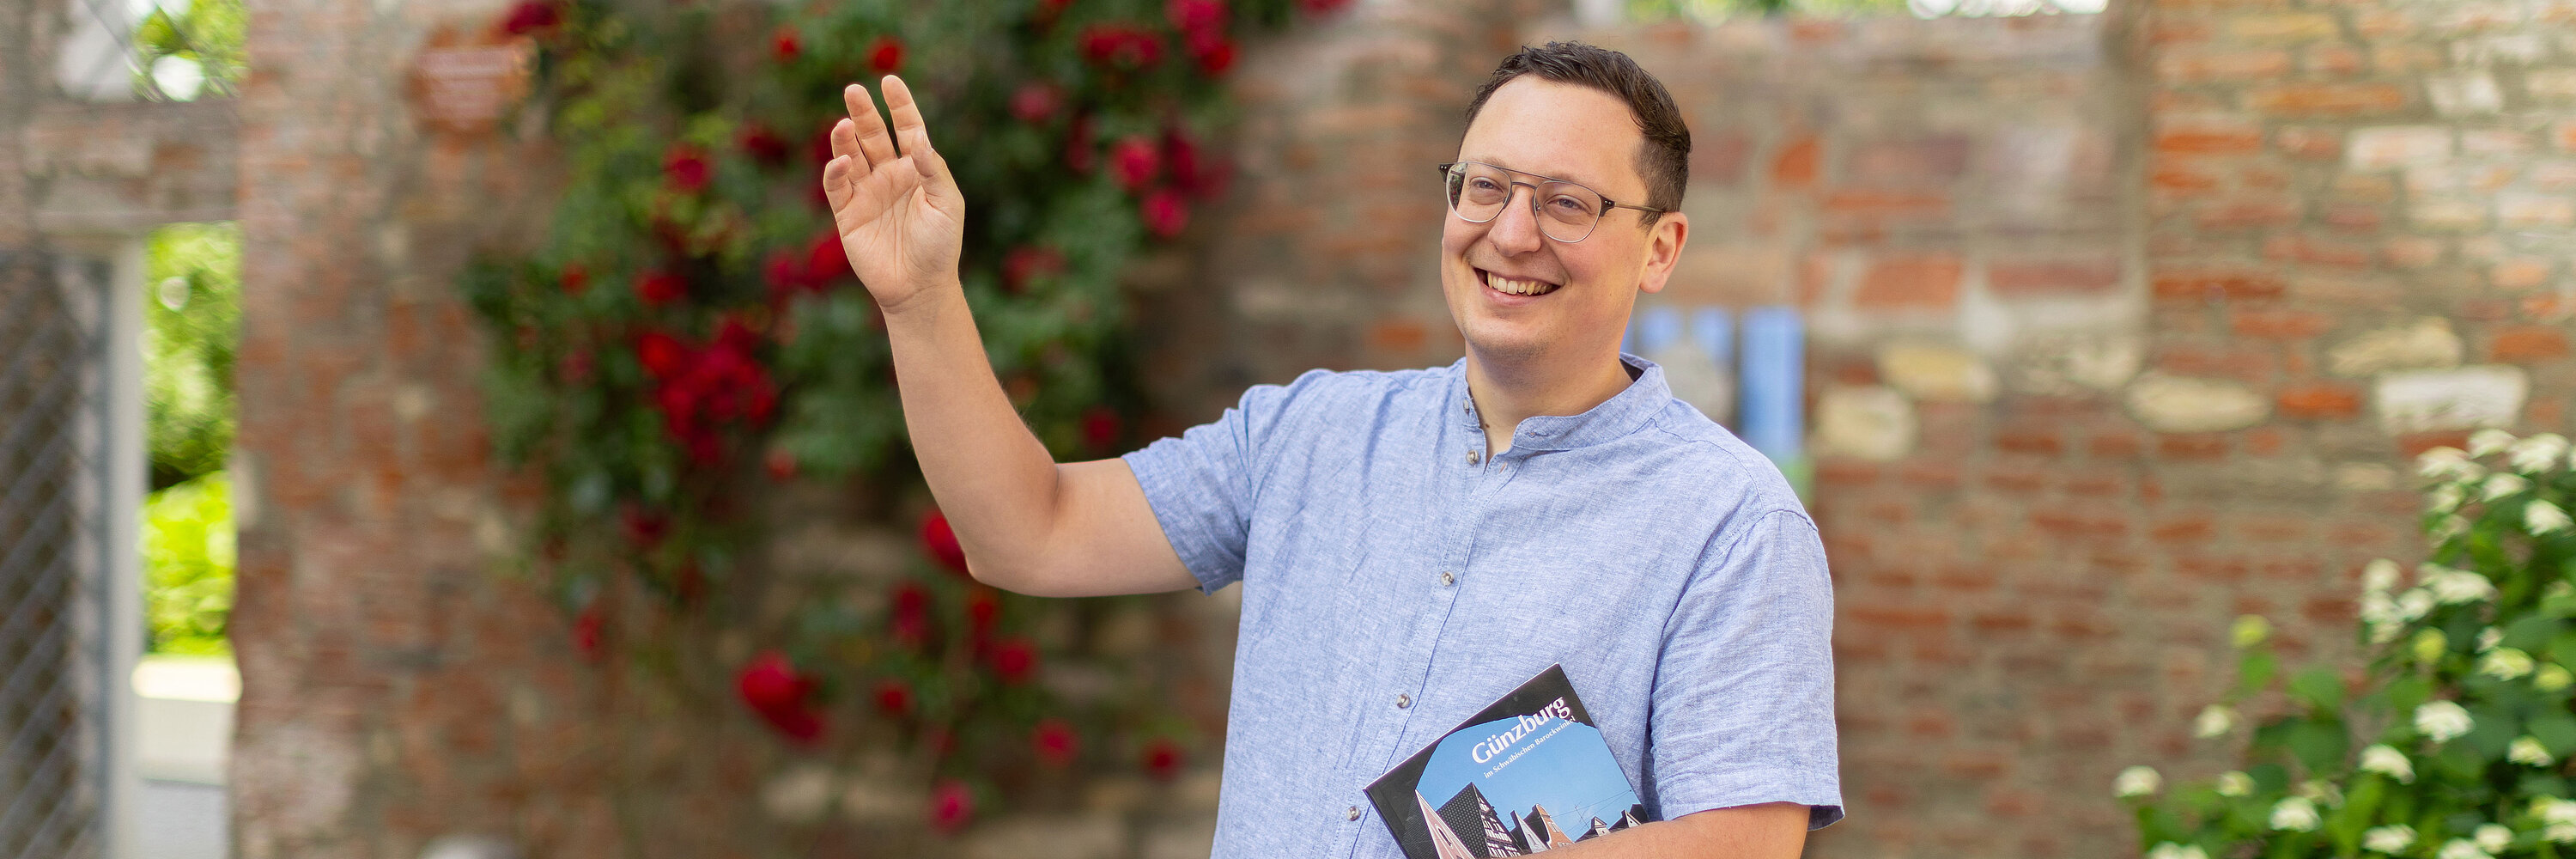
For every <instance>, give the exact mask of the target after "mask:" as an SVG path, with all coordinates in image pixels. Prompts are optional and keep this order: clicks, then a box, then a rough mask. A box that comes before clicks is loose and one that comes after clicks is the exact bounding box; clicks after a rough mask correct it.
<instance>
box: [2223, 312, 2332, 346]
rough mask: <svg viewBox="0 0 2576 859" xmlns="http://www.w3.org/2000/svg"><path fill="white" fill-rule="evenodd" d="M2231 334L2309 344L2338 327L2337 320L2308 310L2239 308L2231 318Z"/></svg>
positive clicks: (2228, 320) (2229, 323) (2231, 314)
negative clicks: (2309, 341)
mask: <svg viewBox="0 0 2576 859" xmlns="http://www.w3.org/2000/svg"><path fill="white" fill-rule="evenodd" d="M2227 317H2228V318H2227V327H2228V329H2229V330H2231V331H2234V332H2236V333H2237V334H2239V335H2241V336H2245V337H2260V338H2264V339H2267V340H2306V339H2309V338H2312V337H2315V336H2317V335H2319V334H2323V333H2326V330H2327V329H2330V328H2333V327H2334V317H2331V316H2327V315H2325V314H2323V313H2315V312H2311V311H2305V310H2272V309H2261V308H2243V307H2240V308H2235V309H2233V310H2230V311H2229V312H2228V314H2227Z"/></svg>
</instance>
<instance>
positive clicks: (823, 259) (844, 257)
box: [805, 230, 858, 289]
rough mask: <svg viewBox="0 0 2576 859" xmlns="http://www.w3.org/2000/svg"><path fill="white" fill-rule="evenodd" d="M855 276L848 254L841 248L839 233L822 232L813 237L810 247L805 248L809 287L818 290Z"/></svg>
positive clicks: (806, 275)
mask: <svg viewBox="0 0 2576 859" xmlns="http://www.w3.org/2000/svg"><path fill="white" fill-rule="evenodd" d="M857 276H858V275H857V273H855V272H852V271H851V270H850V254H849V251H848V250H847V249H844V248H843V247H842V246H841V234H840V233H838V232H835V231H833V230H824V231H823V232H822V233H821V234H819V235H816V236H815V237H814V243H813V244H812V245H809V246H807V247H806V250H805V277H806V279H807V280H808V281H810V284H809V285H811V286H813V287H815V288H817V289H820V288H821V287H822V286H823V285H824V284H828V283H832V282H834V281H838V280H840V279H841V278H845V277H857Z"/></svg>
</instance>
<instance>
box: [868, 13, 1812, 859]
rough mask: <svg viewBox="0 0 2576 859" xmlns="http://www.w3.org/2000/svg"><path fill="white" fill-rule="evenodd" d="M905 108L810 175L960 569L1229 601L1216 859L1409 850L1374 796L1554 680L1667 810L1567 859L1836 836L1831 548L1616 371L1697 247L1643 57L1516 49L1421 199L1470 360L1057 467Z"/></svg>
mask: <svg viewBox="0 0 2576 859" xmlns="http://www.w3.org/2000/svg"><path fill="white" fill-rule="evenodd" d="M883 87H884V91H885V101H886V107H887V109H888V112H889V113H890V114H891V115H892V117H893V124H892V127H891V128H889V127H888V125H887V124H886V122H885V121H884V120H883V119H881V118H879V116H878V114H877V110H876V106H875V104H874V103H873V101H872V100H871V99H870V98H869V96H868V93H867V92H866V91H865V90H864V89H862V88H860V87H858V86H855V85H854V86H852V87H850V88H849V89H848V90H847V92H846V95H847V99H848V102H849V107H850V111H851V117H852V118H851V119H850V120H847V121H844V122H842V123H840V124H838V125H837V126H836V127H835V128H834V129H833V132H832V146H833V150H834V153H835V156H836V157H834V159H833V160H832V162H831V163H830V164H829V165H828V166H826V167H825V169H824V174H823V185H824V190H825V192H826V194H827V195H828V196H829V198H830V200H831V203H832V210H833V215H834V218H835V219H836V221H837V223H838V226H839V228H840V231H841V236H842V243H843V245H844V247H845V249H846V250H847V251H848V253H849V258H850V261H851V265H852V267H853V268H854V269H856V271H857V272H858V275H859V278H860V280H861V281H862V282H864V283H865V284H866V285H867V288H868V290H869V292H870V294H872V295H873V296H875V298H876V300H877V301H878V303H879V305H880V306H881V307H882V308H883V309H884V311H885V318H886V330H887V335H888V337H889V339H890V340H891V344H892V347H893V351H894V359H895V373H896V377H897V380H898V384H899V386H900V388H901V390H902V397H903V404H904V420H905V422H906V424H907V425H908V426H909V428H910V430H911V433H912V439H913V445H914V449H915V452H916V453H917V455H918V456H919V457H920V459H921V466H922V473H923V475H924V476H925V477H926V478H927V480H928V482H929V484H930V489H931V492H932V494H933V495H934V496H936V497H937V498H938V500H939V502H940V506H941V508H942V510H943V511H944V512H946V513H947V515H948V517H949V521H950V522H951V523H952V524H953V525H954V527H955V528H956V530H957V534H958V538H959V541H960V542H961V543H962V544H963V545H964V546H965V549H966V557H967V561H968V565H969V566H970V567H971V568H972V569H973V571H974V575H975V576H976V578H978V579H980V580H982V581H985V582H988V583H991V584H993V585H996V586H999V587H1003V588H1008V589H1010V590H1014V591H1019V592H1021V593H1028V594H1036V595H1042V596H1085V595H1103V594H1124V593H1149V592H1156V591H1169V590H1179V589H1182V588H1192V587H1195V588H1198V589H1199V590H1202V591H1210V592H1213V591H1215V590H1217V589H1219V588H1222V587H1225V586H1226V585H1229V584H1237V583H1239V584H1241V586H1242V588H1243V593H1242V596H1243V621H1242V630H1241V635H1240V643H1239V644H1238V646H1237V649H1236V655H1235V676H1234V693H1233V700H1232V702H1231V707H1230V709H1229V711H1228V715H1227V730H1226V754H1225V770H1224V783H1223V788H1222V789H1221V796H1220V799H1219V808H1218V812H1217V834H1216V855H1217V856H1220V857H1273V856H1333V857H1343V856H1350V857H1371V859H1392V857H1400V856H1402V855H1403V854H1402V852H1401V850H1400V849H1399V848H1398V847H1397V845H1396V844H1395V841H1394V839H1393V837H1392V836H1390V835H1389V834H1388V832H1387V830H1386V827H1385V825H1384V824H1383V823H1382V822H1380V821H1379V820H1377V818H1376V812H1375V811H1374V809H1373V808H1371V806H1370V804H1369V803H1368V802H1367V801H1366V799H1365V798H1364V796H1363V793H1362V790H1363V788H1365V787H1366V786H1367V785H1368V783H1369V782H1371V781H1373V780H1375V779H1376V778H1377V777H1378V776H1379V775H1381V774H1383V773H1384V772H1385V771H1386V770H1387V769H1389V768H1391V767H1393V766H1395V765H1396V764H1397V763H1400V762H1402V761H1403V760H1404V759H1405V758H1406V757H1407V756H1409V755H1411V754H1412V753H1413V752H1415V751H1417V750H1419V749H1421V748H1423V747H1424V746H1426V745H1428V744H1430V743H1431V742H1433V741H1434V740H1437V739H1438V738H1439V737H1440V735H1441V733H1442V732H1444V731H1446V730H1448V729H1449V728H1451V727H1453V726H1455V725H1456V724H1458V723H1459V722H1460V721H1461V720H1463V719H1465V718H1466V717H1468V716H1469V715H1471V714H1473V713H1475V712H1476V711H1478V710H1480V709H1482V708H1483V707H1484V706H1485V705H1486V704H1488V703H1490V702H1492V701H1493V700H1494V699H1496V698H1498V697H1501V696H1502V695H1503V694H1504V693H1506V692H1509V691H1511V690H1512V689H1513V688H1514V687H1516V686H1518V685H1519V684H1520V683H1521V681H1523V680H1526V679H1528V678H1529V677H1531V676H1532V675H1535V674H1537V673H1538V672H1539V671H1540V670H1542V669H1545V668H1546V667H1547V666H1549V665H1551V664H1562V665H1563V666H1564V668H1565V673H1566V675H1567V677H1568V678H1569V679H1571V681H1572V682H1573V684H1574V688H1575V690H1576V692H1577V694H1579V695H1581V696H1582V697H1583V700H1584V703H1585V704H1586V705H1587V707H1588V709H1589V710H1590V711H1591V715H1592V716H1593V719H1594V721H1595V723H1596V726H1597V727H1598V728H1599V729H1600V732H1601V735H1602V738H1603V739H1604V740H1605V741H1607V742H1608V743H1609V744H1610V747H1611V752H1612V754H1613V756H1614V757H1616V758H1617V759H1618V761H1619V763H1620V765H1621V767H1622V768H1623V769H1624V770H1625V771H1626V772H1627V774H1628V775H1629V777H1630V778H1631V780H1633V781H1634V782H1635V784H1636V788H1637V792H1638V795H1639V797H1640V798H1641V799H1643V801H1644V803H1645V806H1646V809H1647V810H1648V812H1649V813H1650V815H1651V816H1654V817H1658V818H1661V819H1662V822H1656V823H1649V824H1646V825H1643V826H1637V827H1632V828H1629V829H1626V830H1623V831H1620V832H1614V833H1610V834H1608V835H1605V836H1602V837H1599V838H1596V839H1593V840H1589V841H1585V842H1581V843H1578V844H1576V845H1573V846H1571V847H1567V848H1562V849H1564V850H1566V851H1568V852H1567V853H1565V854H1564V855H1566V856H1567V857H1569V859H1587V857H1589V859H1610V857H1622V856H1638V857H1643V856H1657V857H1672V856H1722V857H1791V856H1796V855H1798V853H1799V852H1800V849H1801V847H1802V845H1803V844H1804V841H1805V837H1806V833H1807V831H1808V830H1810V829H1813V828H1816V827H1821V826H1824V825H1826V824H1829V823H1832V822H1833V821H1835V820H1836V819H1839V818H1840V817H1841V816H1842V808H1841V805H1842V799H1841V792H1840V783H1839V780H1838V777H1837V772H1836V767H1837V763H1836V761H1837V758H1836V752H1835V743H1834V725H1833V665H1832V657H1831V652H1830V647H1829V641H1830V638H1831V625H1832V617H1833V609H1832V592H1831V586H1830V584H1829V582H1828V579H1827V575H1826V570H1825V559H1824V553H1823V550H1822V548H1821V547H1820V545H1819V543H1818V540H1817V536H1816V530H1815V526H1814V524H1813V523H1812V522H1811V521H1809V520H1808V518H1807V516H1806V514H1805V512H1804V511H1803V510H1802V509H1801V508H1800V507H1799V505H1798V500H1797V497H1796V496H1795V495H1794V494H1793V493H1792V492H1791V491H1790V489H1789V487H1788V485H1787V483H1786V482H1785V481H1783V480H1782V479H1781V477H1780V474H1779V472H1778V471H1777V470H1776V469H1774V468H1773V467H1772V466H1771V464H1770V462H1769V461H1768V460H1766V459H1764V458H1763V457H1762V456H1761V455H1760V454H1758V453H1756V452H1754V451H1753V450H1752V449H1751V448H1749V447H1747V446H1746V445H1745V444H1744V443H1743V442H1741V441H1739V440H1737V439H1736V438H1735V437H1734V436H1733V435H1731V434H1729V433H1728V432H1727V431H1726V430H1725V429H1723V428H1721V427H1718V426H1717V425H1716V424H1714V423H1711V422H1710V421H1709V420H1708V419H1707V418H1706V417H1703V416H1702V415H1700V413H1699V412H1698V411H1696V410H1694V409H1692V408H1691V407H1690V406H1688V405H1686V404H1684V403H1682V402H1680V401H1678V400H1675V399H1674V398H1673V397H1672V395H1671V393H1670V392H1669V391H1668V390H1667V389H1666V388H1665V385H1664V378H1663V371H1662V369H1661V368H1658V367H1656V366H1655V365H1653V364H1651V363H1649V362H1647V361H1645V360H1643V359H1640V358H1636V357H1633V356H1627V355H1623V354H1621V353H1620V352H1619V341H1620V339H1621V335H1622V333H1623V332H1624V331H1625V330H1626V328H1627V324H1628V316H1629V313H1630V311H1631V310H1632V309H1633V307H1634V305H1635V303H1636V299H1637V295H1638V294H1639V293H1641V292H1656V291H1660V290H1661V289H1663V287H1664V283H1665V280H1666V279H1667V278H1668V277H1670V276H1671V274H1672V270H1673V265H1674V263H1675V261H1676V260H1678V259H1679V258H1680V256H1681V251H1682V247H1683V245H1684V243H1685V241H1686V240H1687V239H1688V238H1689V234H1690V222H1689V219H1688V218H1686V217H1684V216H1683V215H1682V214H1681V213H1680V212H1679V211H1676V210H1677V209H1678V207H1679V206H1680V204H1681V197H1682V187H1683V185H1684V184H1685V183H1686V181H1687V178H1688V177H1687V171H1688V162H1689V155H1690V132H1689V130H1688V129H1687V128H1685V127H1684V126H1683V124H1682V121H1681V116H1680V112H1679V111H1678V110H1676V109H1675V108H1674V106H1673V102H1672V98H1671V97H1670V96H1669V95H1667V94H1666V93H1665V91H1664V87H1663V85H1662V84H1661V83H1659V82H1657V81H1656V80H1655V79H1654V78H1653V77H1652V76H1651V75H1648V74H1647V73H1646V72H1645V71H1644V70H1643V69H1640V68H1638V67H1637V65H1636V64H1635V63H1634V62H1632V61H1630V60H1629V59H1628V57H1627V56H1625V55H1622V54H1619V53H1617V52H1615V51H1608V50H1604V49H1601V48H1596V47H1592V46H1588V45H1579V44H1567V43H1551V44H1549V45H1546V46H1544V47H1537V48H1527V49H1523V50H1522V51H1521V52H1520V53H1517V54H1514V55H1512V56H1511V57H1510V58H1508V59H1506V60H1504V61H1503V63H1502V65H1501V67H1500V68H1498V69H1497V70H1496V71H1495V73H1494V75H1493V77H1492V78H1491V79H1490V80H1488V81H1487V82H1486V84H1485V86H1484V88H1483V89H1482V90H1480V91H1479V92H1478V93H1477V94H1476V97H1475V100H1474V102H1473V103H1472V104H1471V106H1470V107H1469V108H1468V114H1467V119H1468V122H1467V130H1466V134H1465V137H1464V139H1463V140H1462V141H1461V142H1460V143H1459V150H1458V157H1457V159H1456V160H1455V161H1454V162H1452V163H1449V164H1444V165H1440V166H1439V169H1440V174H1439V175H1440V183H1439V184H1437V185H1434V184H1432V183H1430V182H1427V181H1426V182H1425V189H1424V191H1425V193H1445V194H1446V199H1447V201H1448V203H1449V213H1448V216H1447V217H1446V218H1445V220H1444V222H1443V227H1442V231H1441V241H1440V254H1441V267H1440V280H1441V289H1442V291H1443V293H1444V295H1445V296H1446V298H1447V300H1448V304H1449V311H1450V314H1451V315H1452V316H1453V317H1454V318H1455V319H1456V322H1457V325H1458V329H1459V331H1460V333H1461V334H1463V335H1464V338H1465V341H1466V345H1467V354H1466V356H1465V357H1464V358H1463V359H1461V360H1460V361H1458V362H1457V363H1455V364H1452V365H1450V366H1448V367H1441V368H1434V369H1428V370H1409V371H1403V372H1348V373H1329V372H1324V371H1320V370H1319V371H1315V372H1310V373H1307V374H1305V375H1304V376H1301V377H1299V378H1298V379H1297V380H1296V381H1295V382H1293V383H1290V384H1288V385H1285V386H1275V385H1262V386H1257V387H1254V388H1253V389H1251V390H1250V391H1247V392H1245V394H1244V395H1243V399H1242V401H1241V403H1240V404H1239V406H1238V407H1237V408H1234V409H1229V410H1227V411H1226V413H1225V415H1224V416H1223V417H1221V418H1219V419H1218V420H1217V421H1216V422H1215V423H1211V424H1207V425H1204V426H1200V427H1195V428H1192V429H1190V430H1189V431H1188V432H1186V433H1184V434H1182V436H1181V437H1180V438H1176V439H1163V440H1161V441H1158V442H1156V443H1154V444H1153V445H1152V446H1150V447H1147V448H1146V449H1144V450H1141V451H1138V452H1135V453H1132V454H1129V455H1127V456H1126V457H1123V458H1120V459H1110V460H1099V461H1093V462H1078V463H1065V464H1058V463H1056V462H1054V461H1053V459H1052V458H1050V457H1049V455H1048V454H1047V451H1046V449H1045V447H1044V446H1042V445H1041V444H1040V443H1039V442H1038V441H1037V439H1036V438H1035V437H1034V436H1032V435H1031V434H1030V433H1029V432H1028V430H1027V429H1026V428H1025V427H1024V426H1023V425H1022V424H1021V423H1020V422H1019V420H1018V417H1017V415H1016V414H1015V413H1013V411H1012V408H1011V405H1010V401H1009V400H1008V399H1007V398H1006V397H1005V396H1004V395H1003V392H1002V389H1001V386H1000V384H999V383H998V382H997V381H996V380H995V378H994V376H993V373H992V371H991V368H990V366H989V365H988V364H986V362H985V357H984V349H983V345H982V342H981V341H980V339H979V335H978V334H977V333H976V329H975V322H974V320H973V318H972V317H971V316H970V315H969V313H968V311H967V306H966V300H965V295H964V293H963V291H962V289H961V288H960V286H959V276H958V268H957V260H958V254H959V247H960V245H961V239H962V236H963V227H964V223H965V202H964V200H962V199H961V198H960V197H959V196H958V191H957V186H956V184H955V182H954V181H952V180H951V178H950V175H949V172H948V166H947V164H946V162H945V160H944V159H943V158H942V157H941V156H940V154H939V153H938V152H937V151H936V150H935V149H934V148H933V147H932V145H931V142H930V137H929V133H928V130H927V129H926V128H924V127H923V124H922V120H921V112H920V110H919V107H918V105H916V104H915V103H914V102H913V100H912V95H911V93H910V91H909V90H908V89H906V88H905V87H904V85H903V83H902V81H900V80H897V79H895V78H892V77H888V78H886V79H885V80H884V81H883ZM1425 178H1426V179H1428V178H1429V171H1427V170H1426V171H1425Z"/></svg>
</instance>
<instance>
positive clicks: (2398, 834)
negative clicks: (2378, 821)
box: [2361, 823, 2415, 855]
mask: <svg viewBox="0 0 2576 859" xmlns="http://www.w3.org/2000/svg"><path fill="white" fill-rule="evenodd" d="M2414 844H2415V827H2412V826H2408V825H2406V824H2403V823H2399V824H2395V825H2391V826H2373V827H2371V828H2370V829H2369V830H2368V831H2365V832H2363V833H2361V849H2364V850H2373V851H2377V852H2380V853H2388V854H2392V855H2394V854H2395V853H2396V852H2397V851H2400V850H2404V849H2406V848H2408V847H2412V846H2414Z"/></svg>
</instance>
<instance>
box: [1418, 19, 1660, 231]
mask: <svg viewBox="0 0 2576 859" xmlns="http://www.w3.org/2000/svg"><path fill="white" fill-rule="evenodd" d="M1530 74H1534V75H1538V76H1539V77H1541V78H1545V79H1547V80H1552V81H1557V82H1560V83H1570V84H1579V85H1582V86H1588V87H1591V88H1593V89H1597V90H1600V91H1602V92H1606V93H1609V94H1611V95H1615V96H1618V97H1619V100H1621V101H1624V102H1627V103H1628V112H1629V113H1630V114H1632V115H1634V116H1635V117H1636V119H1637V130H1638V131H1641V132H1644V133H1645V135H1646V140H1645V143H1644V144H1643V145H1641V146H1639V147H1638V149H1637V175H1638V176H1640V177H1643V178H1644V179H1645V180H1646V205H1648V206H1653V207H1655V208H1658V209H1663V210H1666V211H1673V210H1678V209H1680V208H1681V207H1682V187H1683V186H1685V185H1688V184H1690V149H1691V139H1690V126H1689V125H1686V124H1684V123H1683V122H1682V111H1681V108H1678V107H1675V106H1673V94H1672V93H1670V92H1666V91H1664V82H1663V81H1659V80H1656V79H1655V76H1654V75H1651V74H1647V73H1646V70H1645V69H1644V68H1642V67H1639V66H1638V65H1637V61H1636V60H1632V59H1629V58H1628V55H1627V54H1623V53H1620V52H1618V51H1613V50H1610V49H1608V48H1603V47H1599V46H1595V45H1587V44H1584V43H1582V42H1549V43H1547V44H1544V45H1540V46H1538V47H1534V48H1533V47H1523V48H1521V49H1520V52H1519V53H1515V54H1513V55H1511V56H1508V57H1504V58H1503V64H1502V65H1499V66H1495V67H1494V76H1493V77H1490V78H1486V79H1485V85H1484V86H1483V87H1482V88H1479V89H1477V90H1476V99H1475V100H1474V101H1470V102H1468V103H1467V124H1469V125H1474V124H1475V123H1476V114H1477V113H1480V112H1482V111H1483V110H1484V109H1485V100H1486V99H1488V98H1492V97H1493V95H1494V91H1495V90H1498V89H1502V88H1503V85H1504V84H1507V83H1510V82H1512V79H1513V78H1517V77H1520V76H1522V75H1530ZM1662 217H1663V216H1662V215H1658V214H1651V213H1650V214H1648V215H1646V217H1645V218H1644V219H1643V220H1644V222H1645V223H1647V224H1649V225H1651V224H1653V223H1655V221H1657V220H1659V219H1661V218H1662Z"/></svg>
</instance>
